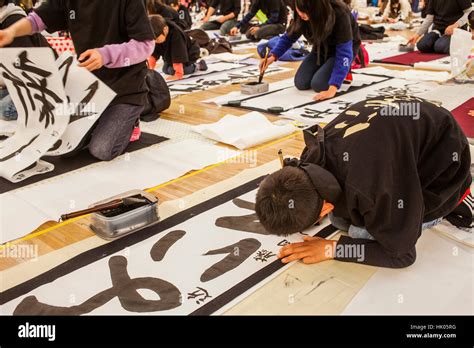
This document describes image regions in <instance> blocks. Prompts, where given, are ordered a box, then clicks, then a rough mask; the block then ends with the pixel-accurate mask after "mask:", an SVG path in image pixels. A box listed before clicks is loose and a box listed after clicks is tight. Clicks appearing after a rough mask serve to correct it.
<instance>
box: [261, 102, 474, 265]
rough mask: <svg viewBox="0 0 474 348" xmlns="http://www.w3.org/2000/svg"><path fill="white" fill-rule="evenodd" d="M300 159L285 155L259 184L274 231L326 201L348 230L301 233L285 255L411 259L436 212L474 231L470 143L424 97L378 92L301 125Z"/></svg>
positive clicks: (306, 223) (301, 221)
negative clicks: (332, 234) (326, 119)
mask: <svg viewBox="0 0 474 348" xmlns="http://www.w3.org/2000/svg"><path fill="white" fill-rule="evenodd" d="M304 138H305V142H306V148H305V150H304V151H303V153H302V155H301V158H300V160H297V159H287V160H285V166H284V168H283V169H281V170H280V171H278V172H276V173H274V174H272V175H270V176H269V177H267V178H266V179H265V180H264V181H263V182H262V183H261V184H260V188H259V191H258V193H257V200H256V213H257V216H258V217H259V219H260V223H262V225H263V226H264V227H265V229H266V230H267V231H268V232H269V233H270V234H275V235H290V234H294V233H298V232H303V231H304V230H306V229H307V228H310V227H311V226H313V225H314V224H315V223H316V222H317V220H318V219H319V216H320V212H321V209H322V206H323V203H324V201H326V202H329V203H332V204H333V205H334V206H335V208H334V211H333V213H332V214H330V218H331V222H332V224H333V225H334V226H335V227H337V228H338V229H340V230H342V231H347V232H348V233H349V236H342V237H341V238H340V239H339V240H338V241H332V240H325V239H320V238H312V237H306V238H305V241H304V242H302V243H296V244H290V245H288V246H285V247H284V248H283V249H282V250H281V251H280V255H279V258H281V259H282V261H283V262H284V263H288V262H291V261H294V260H302V261H303V262H304V263H317V262H321V261H325V260H328V259H336V260H340V261H346V262H355V263H361V264H367V265H372V266H380V267H389V268H403V267H407V266H410V265H411V264H413V263H414V262H415V259H416V249H415V245H416V242H417V240H418V238H419V237H420V235H421V233H422V230H424V229H426V228H431V227H433V226H435V225H436V224H438V223H439V222H440V221H441V220H442V218H444V217H446V219H447V220H448V221H449V222H450V223H452V224H453V225H455V226H457V227H459V228H466V229H467V230H471V231H472V226H473V217H472V202H474V200H473V197H472V194H471V192H470V185H471V183H472V177H471V173H470V164H471V157H470V151H469V143H468V140H467V138H466V136H465V135H464V133H463V132H462V130H461V128H460V126H459V125H458V123H457V122H456V120H455V119H454V117H453V116H452V114H451V113H450V112H449V111H448V110H446V109H444V108H442V107H440V106H438V105H435V104H432V103H431V102H428V101H426V100H423V99H420V98H415V97H410V96H405V97H378V98H374V99H369V100H364V101H362V102H360V103H357V104H355V105H353V106H352V107H350V108H349V109H348V110H346V111H345V112H343V113H342V114H340V115H339V116H338V117H337V118H336V119H334V120H333V121H332V122H331V123H329V124H328V125H327V126H326V127H325V128H324V129H322V128H321V127H319V126H315V127H312V128H310V129H308V130H306V131H304Z"/></svg>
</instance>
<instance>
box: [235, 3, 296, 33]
mask: <svg viewBox="0 0 474 348" xmlns="http://www.w3.org/2000/svg"><path fill="white" fill-rule="evenodd" d="M259 11H261V12H262V13H263V14H265V16H266V17H267V18H268V20H267V21H266V22H265V23H263V24H261V25H254V26H250V28H249V22H250V21H251V20H252V18H253V17H255V16H256V15H257V13H258V12H259ZM287 20H288V9H287V8H286V5H285V4H284V3H283V1H282V0H254V1H253V2H252V5H251V7H250V10H249V12H248V13H247V14H246V15H245V16H244V18H243V19H242V20H241V21H240V22H239V23H237V25H236V26H235V27H234V28H232V29H231V31H230V35H237V33H238V32H239V30H240V31H241V32H245V36H247V38H248V39H250V40H255V41H260V40H262V39H265V40H268V39H271V38H272V37H274V36H277V35H280V34H283V33H284V32H285V29H286V22H287Z"/></svg>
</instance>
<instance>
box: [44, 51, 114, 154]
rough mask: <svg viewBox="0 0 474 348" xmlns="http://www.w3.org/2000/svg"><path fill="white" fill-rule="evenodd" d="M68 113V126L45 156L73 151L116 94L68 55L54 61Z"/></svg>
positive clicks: (65, 54)
mask: <svg viewBox="0 0 474 348" xmlns="http://www.w3.org/2000/svg"><path fill="white" fill-rule="evenodd" d="M56 63H57V66H58V69H59V72H60V74H61V77H62V81H63V85H64V88H65V91H66V95H67V98H68V102H69V104H68V106H69V112H70V114H71V116H70V120H69V125H68V126H67V129H66V131H65V132H64V134H63V135H62V137H61V140H60V142H58V143H56V144H55V146H54V148H53V149H50V150H49V151H48V156H60V155H64V154H67V153H69V152H72V151H74V150H76V148H77V147H78V146H79V144H80V143H81V141H82V139H83V138H84V137H85V136H86V135H87V133H88V132H89V130H90V129H91V128H92V126H94V124H95V123H96V122H97V120H98V119H99V117H100V116H101V115H102V113H103V112H104V111H105V109H106V108H107V107H108V106H109V104H110V103H111V102H112V100H113V99H114V98H115V96H116V94H115V92H114V91H112V89H110V88H109V87H108V86H107V85H106V84H105V83H103V82H102V81H100V80H99V79H98V78H97V77H96V76H95V75H93V74H92V73H90V72H89V71H88V70H87V69H85V68H81V67H79V66H78V64H79V63H78V61H77V60H76V59H75V57H74V56H73V55H72V54H71V53H70V52H68V53H64V54H62V55H61V56H60V57H59V58H58V60H57V62H56Z"/></svg>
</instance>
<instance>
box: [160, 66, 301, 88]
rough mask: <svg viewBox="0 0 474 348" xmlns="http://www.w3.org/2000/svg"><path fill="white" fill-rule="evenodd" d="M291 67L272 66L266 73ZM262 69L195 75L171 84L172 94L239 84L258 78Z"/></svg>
mask: <svg viewBox="0 0 474 348" xmlns="http://www.w3.org/2000/svg"><path fill="white" fill-rule="evenodd" d="M291 70H292V69H290V68H285V67H282V66H277V65H275V66H272V67H270V68H268V70H267V72H266V73H265V75H266V76H269V75H272V74H278V73H283V72H287V71H291ZM259 75H260V71H259V69H258V67H256V66H246V67H243V68H239V69H233V70H231V71H226V72H221V73H217V74H211V75H205V76H198V77H193V78H189V79H185V80H181V81H177V82H176V83H174V84H172V85H170V86H169V87H170V91H171V95H179V94H187V93H192V92H199V91H204V90H206V89H209V88H213V87H219V86H224V85H228V84H237V83H240V82H242V81H245V80H249V79H252V78H255V79H256V78H258V76H259Z"/></svg>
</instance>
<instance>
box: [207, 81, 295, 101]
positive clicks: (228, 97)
mask: <svg viewBox="0 0 474 348" xmlns="http://www.w3.org/2000/svg"><path fill="white" fill-rule="evenodd" d="M294 84H295V82H294V80H293V79H286V80H282V81H278V82H274V83H270V85H269V90H268V92H265V93H260V94H254V95H252V96H249V95H248V94H242V93H241V92H240V91H234V92H230V93H228V94H225V95H220V96H218V97H215V98H211V99H207V100H204V101H202V102H203V103H208V104H211V103H214V104H217V105H225V104H227V103H228V102H230V101H234V100H235V101H238V100H244V99H248V98H253V97H256V96H259V95H263V94H267V93H269V92H275V91H279V90H281V89H286V88H290V87H292V86H294Z"/></svg>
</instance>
